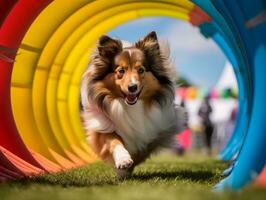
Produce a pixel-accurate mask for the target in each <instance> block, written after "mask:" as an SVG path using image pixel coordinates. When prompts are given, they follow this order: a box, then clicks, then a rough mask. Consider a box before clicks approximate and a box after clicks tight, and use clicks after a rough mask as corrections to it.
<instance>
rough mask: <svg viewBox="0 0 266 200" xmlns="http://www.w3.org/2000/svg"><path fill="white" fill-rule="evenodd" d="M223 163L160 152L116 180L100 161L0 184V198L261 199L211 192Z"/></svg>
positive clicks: (249, 191) (263, 194) (255, 193)
mask: <svg viewBox="0 0 266 200" xmlns="http://www.w3.org/2000/svg"><path fill="white" fill-rule="evenodd" d="M226 167H227V164H225V163H222V162H220V161H217V160H215V159H210V158H206V157H202V156H195V155H194V156H185V157H181V158H180V157H176V156H174V155H169V154H167V155H160V156H156V157H153V158H151V159H149V160H148V161H146V162H145V163H144V164H142V165H140V166H138V167H137V168H136V169H135V171H134V173H133V176H132V178H130V179H128V180H126V181H118V180H117V179H116V177H115V174H114V172H113V170H112V168H110V167H108V166H106V165H104V164H103V163H101V162H98V163H95V164H92V165H89V166H86V167H83V168H80V169H75V170H71V171H68V172H61V173H58V174H46V175H43V176H41V177H38V178H34V179H31V180H20V181H16V182H10V183H3V184H0V199H1V200H5V199H8V200H17V199H19V200H30V199H43V200H53V199H64V200H67V199H79V200H81V199H97V200H100V199H111V200H116V199H123V200H126V199H145V200H146V199H160V200H162V199H163V200H165V199H193V200H194V199H204V200H206V199H212V200H213V199H216V200H220V199H234V200H236V199H266V190H261V189H255V188H252V187H247V188H245V189H244V190H242V191H241V192H229V191H227V192H223V193H221V192H220V193H217V192H213V191H212V187H213V186H214V185H215V184H216V183H217V182H218V181H219V180H220V179H221V177H220V173H221V172H222V171H223V170H224V169H225V168H226Z"/></svg>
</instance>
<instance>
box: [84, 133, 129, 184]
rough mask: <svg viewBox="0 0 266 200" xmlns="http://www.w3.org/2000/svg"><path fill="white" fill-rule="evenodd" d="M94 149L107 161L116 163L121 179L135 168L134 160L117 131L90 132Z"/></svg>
mask: <svg viewBox="0 0 266 200" xmlns="http://www.w3.org/2000/svg"><path fill="white" fill-rule="evenodd" d="M89 137H90V139H89V140H90V143H91V146H92V148H93V149H94V151H95V152H96V153H97V154H98V155H99V156H100V157H101V158H102V159H103V160H104V161H106V162H108V163H111V164H113V165H115V168H116V171H117V175H118V177H119V178H120V179H124V178H126V177H128V176H129V175H130V174H131V172H132V170H133V160H132V158H131V156H130V154H129V152H128V151H127V150H126V149H125V147H124V144H123V142H122V139H121V138H120V137H119V136H118V135H117V134H116V133H95V132H92V133H89Z"/></svg>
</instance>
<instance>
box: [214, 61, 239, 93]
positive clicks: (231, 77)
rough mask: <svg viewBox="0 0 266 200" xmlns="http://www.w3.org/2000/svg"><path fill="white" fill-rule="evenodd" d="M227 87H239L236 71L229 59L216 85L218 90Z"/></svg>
mask: <svg viewBox="0 0 266 200" xmlns="http://www.w3.org/2000/svg"><path fill="white" fill-rule="evenodd" d="M226 88H234V89H237V81H236V77H235V73H234V70H233V67H232V65H231V63H229V62H228V61H227V62H226V63H225V66H224V70H223V72H222V74H221V76H220V78H219V80H218V81H217V83H216V86H215V89H217V90H218V91H219V90H223V89H226Z"/></svg>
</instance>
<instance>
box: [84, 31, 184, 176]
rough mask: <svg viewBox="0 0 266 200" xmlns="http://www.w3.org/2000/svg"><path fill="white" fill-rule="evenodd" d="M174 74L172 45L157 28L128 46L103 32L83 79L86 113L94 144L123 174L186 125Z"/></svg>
mask: <svg viewBox="0 0 266 200" xmlns="http://www.w3.org/2000/svg"><path fill="white" fill-rule="evenodd" d="M173 74H175V73H173V67H172V65H171V62H170V58H169V48H167V47H166V45H161V44H160V43H159V41H158V38H157V35H156V33H155V32H154V31H153V32H151V33H149V34H148V35H146V36H145V37H144V38H143V39H140V40H139V41H138V42H136V43H135V44H134V45H132V46H129V47H123V44H122V42H121V41H120V40H117V39H113V38H111V37H109V36H107V35H103V36H101V37H100V38H99V40H98V43H97V48H96V49H95V52H94V53H93V54H92V56H91V62H90V63H89V66H88V69H87V71H86V72H85V73H84V75H83V79H82V87H81V103H82V106H83V114H82V118H83V121H84V126H85V129H86V134H87V139H88V142H89V143H90V146H91V147H92V149H93V150H94V151H95V153H96V154H97V155H98V156H99V157H100V158H101V159H102V160H104V161H105V162H106V163H109V164H111V165H112V166H114V167H115V169H116V172H117V175H118V177H119V178H121V179H124V178H127V177H129V176H130V174H131V173H132V171H133V169H134V167H135V166H136V165H138V164H139V163H141V162H143V161H145V159H147V158H148V157H149V156H150V154H151V153H152V152H155V151H157V150H158V149H160V148H162V147H167V146H169V145H171V144H172V143H173V141H174V136H175V135H176V134H177V133H179V132H181V131H182V130H183V129H184V126H185V124H186V116H185V112H184V110H183V109H182V108H181V107H178V106H176V105H175V104H174V99H175V87H174V79H173Z"/></svg>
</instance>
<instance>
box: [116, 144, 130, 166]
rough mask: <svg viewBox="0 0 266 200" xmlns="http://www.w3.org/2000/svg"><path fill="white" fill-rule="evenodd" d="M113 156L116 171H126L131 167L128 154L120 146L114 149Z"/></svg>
mask: <svg viewBox="0 0 266 200" xmlns="http://www.w3.org/2000/svg"><path fill="white" fill-rule="evenodd" d="M113 156H114V161H115V166H116V168H117V169H128V168H130V167H131V166H132V165H133V160H132V158H131V156H130V154H129V153H128V151H127V150H126V149H125V148H124V147H123V146H122V145H117V146H116V147H115V149H114V153H113Z"/></svg>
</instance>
